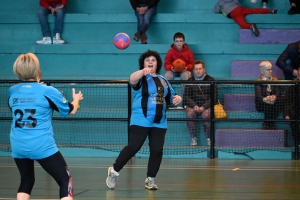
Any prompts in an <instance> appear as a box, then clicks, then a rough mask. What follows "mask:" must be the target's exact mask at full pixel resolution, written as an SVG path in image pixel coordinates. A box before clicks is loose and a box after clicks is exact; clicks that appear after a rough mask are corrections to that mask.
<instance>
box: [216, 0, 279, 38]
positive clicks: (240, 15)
mask: <svg viewBox="0 0 300 200" xmlns="http://www.w3.org/2000/svg"><path fill="white" fill-rule="evenodd" d="M215 13H223V14H224V15H225V16H226V17H228V18H232V19H233V20H234V21H235V22H236V23H237V24H238V25H239V26H240V27H241V28H242V29H250V30H251V31H252V32H253V33H254V35H255V36H259V30H258V29H257V27H256V24H248V23H247V22H246V20H245V16H246V15H249V14H268V13H271V14H276V13H277V9H272V10H270V9H267V8H245V7H243V6H241V4H240V2H239V0H219V1H218V3H217V4H216V5H215Z"/></svg>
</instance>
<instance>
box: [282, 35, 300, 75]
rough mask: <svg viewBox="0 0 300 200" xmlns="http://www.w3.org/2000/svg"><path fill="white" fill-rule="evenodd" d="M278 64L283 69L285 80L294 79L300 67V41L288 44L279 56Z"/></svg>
mask: <svg viewBox="0 0 300 200" xmlns="http://www.w3.org/2000/svg"><path fill="white" fill-rule="evenodd" d="M276 65H277V66H278V67H279V68H280V69H282V71H283V73H284V77H285V80H294V79H295V77H296V76H297V74H298V68H299V67H300V41H298V42H294V43H290V44H288V46H287V47H286V49H285V50H284V51H283V52H282V53H281V54H280V56H279V57H278V59H277V61H276Z"/></svg>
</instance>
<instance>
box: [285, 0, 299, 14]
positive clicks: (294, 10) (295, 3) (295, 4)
mask: <svg viewBox="0 0 300 200" xmlns="http://www.w3.org/2000/svg"><path fill="white" fill-rule="evenodd" d="M290 4H291V8H290V10H289V11H288V14H289V15H293V14H300V0H290Z"/></svg>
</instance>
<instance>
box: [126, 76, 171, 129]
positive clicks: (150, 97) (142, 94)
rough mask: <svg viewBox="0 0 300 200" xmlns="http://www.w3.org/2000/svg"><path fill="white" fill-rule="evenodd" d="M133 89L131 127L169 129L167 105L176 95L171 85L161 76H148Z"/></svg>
mask: <svg viewBox="0 0 300 200" xmlns="http://www.w3.org/2000/svg"><path fill="white" fill-rule="evenodd" d="M132 87H133V90H134V100H133V104H132V115H131V119H130V125H138V126H143V127H157V128H167V120H166V107H167V106H166V105H167V104H170V102H172V99H173V97H174V95H176V93H175V91H174V90H173V88H172V86H171V85H170V83H169V82H168V81H167V80H166V79H165V78H164V77H163V76H161V75H157V76H151V75H147V76H143V78H141V79H140V81H139V82H138V84H137V85H132Z"/></svg>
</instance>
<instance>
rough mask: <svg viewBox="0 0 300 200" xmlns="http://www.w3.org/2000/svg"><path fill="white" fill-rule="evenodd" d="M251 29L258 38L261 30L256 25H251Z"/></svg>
mask: <svg viewBox="0 0 300 200" xmlns="http://www.w3.org/2000/svg"><path fill="white" fill-rule="evenodd" d="M250 29H251V31H252V33H253V34H254V35H255V36H256V37H257V36H259V30H258V29H257V27H256V24H251V26H250Z"/></svg>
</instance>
